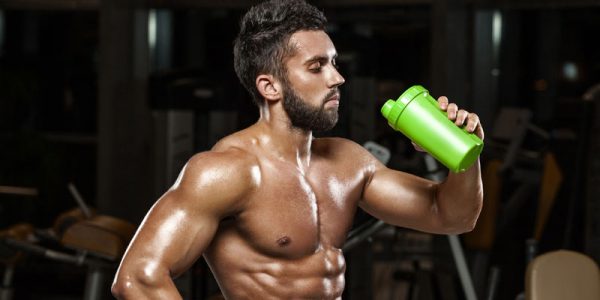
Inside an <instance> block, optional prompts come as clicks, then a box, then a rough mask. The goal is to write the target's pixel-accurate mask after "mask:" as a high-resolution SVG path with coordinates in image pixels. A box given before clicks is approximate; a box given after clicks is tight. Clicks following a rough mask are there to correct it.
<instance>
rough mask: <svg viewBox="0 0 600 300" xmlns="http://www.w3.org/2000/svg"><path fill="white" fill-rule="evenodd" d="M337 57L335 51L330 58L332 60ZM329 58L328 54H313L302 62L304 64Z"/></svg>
mask: <svg viewBox="0 0 600 300" xmlns="http://www.w3.org/2000/svg"><path fill="white" fill-rule="evenodd" d="M337 57H338V55H337V53H336V54H334V55H333V57H332V58H331V59H332V60H335V59H336V58H337ZM328 60H329V56H327V55H315V56H313V57H311V58H309V59H308V60H306V62H304V64H305V65H310V64H312V63H314V62H317V61H328Z"/></svg>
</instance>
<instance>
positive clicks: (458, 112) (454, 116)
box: [415, 96, 484, 148]
mask: <svg viewBox="0 0 600 300" xmlns="http://www.w3.org/2000/svg"><path fill="white" fill-rule="evenodd" d="M438 103H439V105H440V109H442V110H445V111H446V113H447V114H448V119H450V120H451V121H454V124H456V125H457V126H461V127H464V128H465V130H467V131H468V132H474V133H475V134H476V135H477V136H478V137H480V138H481V139H483V136H484V133H483V128H482V127H481V121H480V120H479V116H478V115H477V114H474V113H469V112H468V111H466V110H464V109H459V108H458V105H456V104H454V103H450V102H449V101H448V98H447V97H446V96H441V97H439V98H438ZM415 148H416V147H415Z"/></svg>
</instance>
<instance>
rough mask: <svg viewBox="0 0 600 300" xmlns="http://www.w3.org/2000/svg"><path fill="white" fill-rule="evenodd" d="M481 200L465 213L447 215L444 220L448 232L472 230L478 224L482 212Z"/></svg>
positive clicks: (460, 232)
mask: <svg viewBox="0 0 600 300" xmlns="http://www.w3.org/2000/svg"><path fill="white" fill-rule="evenodd" d="M481 209H482V206H481V202H479V204H478V205H475V206H474V207H473V208H472V209H470V210H469V211H467V212H466V213H465V214H460V215H455V216H452V217H449V216H446V218H444V219H445V220H446V222H444V223H445V224H444V225H445V226H444V228H446V232H445V233H446V234H463V233H468V232H471V231H473V230H474V229H475V226H476V225H477V220H478V219H479V214H480V213H481Z"/></svg>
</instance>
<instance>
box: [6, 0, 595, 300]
mask: <svg viewBox="0 0 600 300" xmlns="http://www.w3.org/2000/svg"><path fill="white" fill-rule="evenodd" d="M256 2H257V1H252V0H237V1H236V0H222V1H210V0H171V1H161V0H146V1H137V0H127V1H125V0H45V1H37V0H0V279H2V281H0V282H1V283H2V285H1V286H0V299H2V300H12V299H112V296H111V295H110V285H111V281H112V279H113V275H114V273H115V271H116V268H117V266H118V263H119V261H120V258H121V257H122V255H123V252H124V250H125V247H126V246H127V244H128V242H129V240H130V239H131V237H132V235H133V234H134V231H135V229H136V228H137V226H138V225H139V224H140V223H141V221H142V219H143V217H144V215H145V213H146V212H147V211H148V209H149V208H150V207H151V206H152V204H153V203H154V201H156V199H158V198H159V197H160V195H161V194H162V193H164V192H165V191H166V190H167V189H168V188H169V187H170V186H171V185H172V184H173V182H174V181H175V180H176V178H177V175H178V173H179V171H180V170H181V168H182V166H183V165H184V164H185V163H186V161H187V160H188V159H189V158H190V157H191V156H192V155H193V154H194V153H197V152H201V151H206V150H209V149H210V148H211V146H212V145H213V144H214V143H215V142H216V141H218V140H219V139H220V138H222V137H224V136H226V135H228V134H230V133H232V132H234V131H237V130H239V129H242V128H245V127H247V126H249V125H251V124H253V123H254V122H255V121H256V120H257V118H258V111H257V109H256V107H255V106H254V105H253V104H252V103H251V100H250V96H249V95H248V94H247V92H245V91H244V90H243V88H242V86H241V85H240V83H239V81H238V79H237V77H236V76H235V73H234V70H233V62H232V60H233V54H232V45H233V39H234V37H235V35H236V34H237V31H238V29H239V28H238V24H239V19H240V17H241V15H242V14H243V13H244V12H245V10H247V9H248V7H250V6H251V5H253V4H255V3H256ZM309 2H311V3H312V4H315V5H316V6H317V7H319V8H320V9H321V10H323V12H324V13H325V15H326V16H327V18H328V21H329V23H328V26H327V32H328V33H329V35H330V37H331V39H332V40H333V42H334V43H335V45H336V48H337V51H338V53H339V56H338V59H337V62H338V64H339V69H340V72H341V73H342V74H343V76H344V77H345V78H346V83H345V84H344V85H343V86H342V87H341V94H342V98H341V99H342V101H341V105H340V119H339V122H338V124H337V126H336V127H335V128H334V129H333V130H332V131H330V132H327V133H322V134H320V135H321V136H341V137H345V138H349V139H351V140H353V141H355V142H357V143H359V144H362V145H366V146H370V149H374V150H373V153H374V154H375V155H376V156H377V158H379V159H380V160H382V161H384V162H385V163H386V164H387V165H388V166H389V167H392V168H395V169H398V170H403V171H406V172H409V173H412V174H416V175H418V176H421V177H424V178H428V179H431V180H443V179H444V177H445V176H446V174H447V172H448V170H447V169H446V168H445V167H444V166H443V165H441V164H439V163H438V162H437V161H436V160H435V159H434V158H432V157H431V156H429V155H427V154H424V153H420V152H417V151H415V150H414V148H413V147H412V145H411V142H410V140H409V139H408V138H406V137H405V136H403V135H402V134H401V133H399V132H396V131H394V130H393V129H391V128H390V127H389V126H388V124H387V121H386V120H385V119H384V118H383V117H382V116H381V113H380V108H381V106H382V105H383V104H384V103H385V101H386V100H387V99H396V98H398V96H399V95H400V94H401V93H402V92H403V91H404V90H405V89H407V88H408V87H410V86H412V85H415V84H419V85H422V86H424V87H426V88H427V89H428V90H429V92H430V94H431V95H433V96H441V95H446V96H448V98H449V99H450V100H451V101H452V102H455V103H457V104H458V105H459V106H460V107H462V108H465V109H467V110H469V111H472V112H475V113H477V114H478V115H479V117H480V119H481V122H482V125H483V127H484V128H485V131H486V138H485V146H484V150H483V152H482V154H481V157H480V161H481V167H482V178H483V184H484V191H485V195H484V208H483V211H482V213H481V215H480V217H479V221H478V223H477V226H476V227H475V229H474V230H473V231H472V232H469V233H465V234H461V235H458V236H452V235H449V236H445V235H431V234H426V233H421V232H417V231H412V230H408V229H404V228H397V227H393V226H390V225H386V224H383V223H382V222H379V221H378V220H375V219H373V218H372V217H370V216H369V215H367V214H366V213H363V212H360V211H359V212H358V213H357V215H356V217H355V222H354V225H353V228H352V230H351V232H350V234H349V236H348V240H347V243H346V245H345V246H344V249H343V250H344V253H345V257H346V260H347V270H346V287H345V291H344V295H343V298H344V299H419V300H434V299H435V300H437V299H441V300H452V299H468V300H473V299H488V300H494V299H496V300H500V299H511V300H512V299H531V300H539V299H600V292H598V290H599V285H600V276H599V275H598V263H599V262H600V196H598V195H600V155H598V153H599V152H600V51H598V45H599V44H598V41H600V2H598V1H597V0H587V1H586V0H547V1H543V0H522V1H518V0H435V1H432V0H335V1H334V0H314V1H309ZM242 259H243V258H242ZM544 277H548V278H544ZM556 282H560V283H561V285H560V287H557V286H556ZM176 284H177V287H178V289H179V291H180V293H181V294H182V296H183V298H184V299H220V298H219V297H220V296H219V288H218V285H217V284H216V282H215V280H214V279H213V277H212V275H211V273H210V270H209V268H208V267H207V265H206V263H205V262H204V261H203V260H202V259H200V260H198V261H197V262H196V263H195V264H194V266H193V267H192V268H191V269H190V270H189V271H187V272H186V273H185V274H184V275H182V276H181V277H179V278H177V279H176ZM557 289H559V290H561V291H562V292H561V293H562V294H561V293H558V292H556V290H557ZM544 292H546V294H544ZM559 294H561V295H563V296H557V295H559ZM540 295H542V296H540ZM543 295H546V296H543ZM564 295H570V296H568V297H566V298H565V296H564ZM555 296H556V298H553V297H555ZM585 297H589V298H585Z"/></svg>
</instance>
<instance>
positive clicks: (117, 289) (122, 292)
mask: <svg viewBox="0 0 600 300" xmlns="http://www.w3.org/2000/svg"><path fill="white" fill-rule="evenodd" d="M132 286H133V284H132V282H131V280H128V279H124V278H120V276H117V277H115V280H114V281H113V283H112V286H111V287H110V292H111V294H112V295H113V296H114V297H115V298H117V299H119V300H121V299H127V298H128V296H127V295H128V294H130V293H129V292H128V291H129V290H131V287H132Z"/></svg>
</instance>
